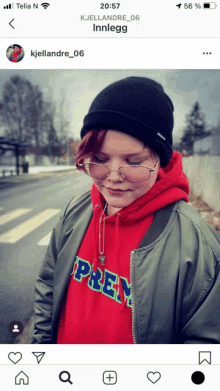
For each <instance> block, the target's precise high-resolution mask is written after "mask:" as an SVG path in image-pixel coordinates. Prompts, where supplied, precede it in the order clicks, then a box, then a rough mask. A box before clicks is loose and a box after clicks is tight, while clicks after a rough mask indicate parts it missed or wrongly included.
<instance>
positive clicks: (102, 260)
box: [99, 202, 107, 266]
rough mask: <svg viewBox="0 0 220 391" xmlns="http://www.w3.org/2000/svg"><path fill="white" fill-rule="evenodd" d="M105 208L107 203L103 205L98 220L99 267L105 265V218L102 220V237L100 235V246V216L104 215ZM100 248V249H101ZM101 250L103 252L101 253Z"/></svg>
mask: <svg viewBox="0 0 220 391" xmlns="http://www.w3.org/2000/svg"><path fill="white" fill-rule="evenodd" d="M106 207H107V202H106V203H105V207H104V210H103V212H102V214H101V217H100V220H99V254H100V255H99V260H100V262H101V265H102V266H103V265H104V264H105V255H104V250H105V217H104V219H103V235H102V244H103V246H101V229H102V221H101V220H102V216H103V214H104V213H105V209H106ZM101 247H102V248H101ZM102 249H103V251H102Z"/></svg>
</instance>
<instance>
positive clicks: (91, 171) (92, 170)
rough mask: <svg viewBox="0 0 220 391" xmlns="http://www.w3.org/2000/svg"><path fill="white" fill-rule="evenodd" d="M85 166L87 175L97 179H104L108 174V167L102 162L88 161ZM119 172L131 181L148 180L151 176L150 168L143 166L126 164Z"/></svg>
mask: <svg viewBox="0 0 220 391" xmlns="http://www.w3.org/2000/svg"><path fill="white" fill-rule="evenodd" d="M85 168H86V173H87V175H89V176H91V177H93V178H95V179H104V178H105V177H107V175H108V169H107V167H105V166H103V165H101V164H97V163H92V162H88V163H85ZM119 172H120V174H121V175H123V176H124V177H126V178H127V179H128V180H130V181H131V182H132V181H133V182H138V181H146V180H147V179H149V178H150V171H149V169H148V168H147V167H143V166H124V167H121V168H120V169H119Z"/></svg>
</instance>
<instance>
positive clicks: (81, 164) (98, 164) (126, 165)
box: [78, 161, 159, 183]
mask: <svg viewBox="0 0 220 391" xmlns="http://www.w3.org/2000/svg"><path fill="white" fill-rule="evenodd" d="M86 163H87V164H89V163H92V164H96V165H97V166H102V167H105V168H107V170H108V173H107V175H106V177H105V178H103V179H106V178H108V176H109V174H110V172H111V171H116V172H119V174H120V175H121V177H122V178H123V174H121V172H120V171H119V170H120V168H123V167H145V168H147V169H148V170H149V172H150V176H151V172H154V171H155V170H156V167H157V165H158V163H159V161H158V162H157V163H156V164H155V166H154V168H149V167H147V166H142V165H141V166H136V165H135V164H130V165H128V164H125V165H124V166H121V167H119V169H118V170H109V168H108V167H106V166H105V165H104V164H100V163H95V162H86ZM86 163H85V162H83V163H79V164H78V166H80V167H83V166H84V164H86ZM84 172H85V171H84ZM85 174H86V175H88V176H90V177H91V178H94V177H92V176H91V175H89V174H87V173H86V172H85ZM150 176H149V178H148V179H145V180H146V181H148V180H149V179H150ZM95 179H98V178H95ZM123 179H127V177H126V176H124V178H123ZM128 180H129V179H128ZM129 182H132V183H137V182H144V180H143V181H142V180H141V181H130V180H129Z"/></svg>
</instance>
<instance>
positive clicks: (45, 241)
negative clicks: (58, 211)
mask: <svg viewBox="0 0 220 391" xmlns="http://www.w3.org/2000/svg"><path fill="white" fill-rule="evenodd" d="M51 234H52V231H50V232H49V234H47V235H46V236H44V237H43V239H41V240H40V241H39V242H38V243H37V244H38V246H48V244H49V242H50V237H51Z"/></svg>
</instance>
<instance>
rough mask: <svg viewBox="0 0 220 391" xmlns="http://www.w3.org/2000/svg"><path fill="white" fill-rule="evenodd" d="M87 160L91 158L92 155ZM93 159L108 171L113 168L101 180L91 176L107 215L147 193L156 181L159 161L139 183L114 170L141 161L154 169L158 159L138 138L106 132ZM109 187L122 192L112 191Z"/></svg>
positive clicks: (113, 131) (115, 132) (141, 163)
mask: <svg viewBox="0 0 220 391" xmlns="http://www.w3.org/2000/svg"><path fill="white" fill-rule="evenodd" d="M89 160H90V161H91V160H92V158H91V159H89ZM93 161H95V162H97V163H101V164H104V165H105V166H106V167H108V168H109V170H115V171H111V172H110V173H109V175H108V177H107V178H105V179H103V180H98V179H94V178H93V181H94V183H95V185H96V187H97V188H98V190H99V191H100V193H101V194H102V195H103V197H104V198H105V200H106V202H107V203H108V207H107V214H108V215H111V214H113V213H115V212H117V211H118V210H120V209H121V208H124V207H125V206H128V205H130V204H131V203H132V202H133V201H135V200H136V199H137V198H139V197H141V196H142V195H144V194H145V193H147V192H148V191H149V190H150V189H151V187H152V186H153V185H154V183H155V182H156V179H157V174H158V170H159V163H158V165H157V167H156V169H155V171H154V172H151V175H150V178H149V179H147V180H145V181H142V182H136V183H132V182H130V181H129V180H128V179H126V178H123V177H122V176H121V175H120V174H119V172H118V171H117V170H118V169H119V168H120V167H122V166H125V165H129V164H135V165H137V163H140V165H144V166H147V167H149V168H153V167H154V166H155V164H156V163H157V161H158V160H157V158H156V157H155V156H154V155H153V154H152V152H151V150H150V148H148V147H145V146H144V144H142V143H141V142H140V141H139V140H137V139H135V138H133V137H131V136H128V135H127V134H124V133H121V132H118V131H115V130H110V131H108V132H107V133H106V136H105V139H104V142H103V145H102V148H101V149H100V151H99V152H98V153H97V154H96V155H95V160H93ZM110 189H120V190H123V191H122V192H113V191H111V190H110Z"/></svg>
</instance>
